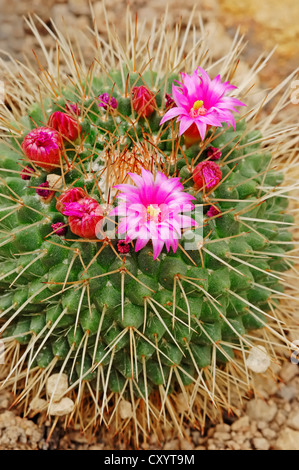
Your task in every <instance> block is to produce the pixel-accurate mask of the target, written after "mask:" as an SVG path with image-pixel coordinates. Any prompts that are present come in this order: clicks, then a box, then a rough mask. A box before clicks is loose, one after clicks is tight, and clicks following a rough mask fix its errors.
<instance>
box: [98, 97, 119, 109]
mask: <svg viewBox="0 0 299 470" xmlns="http://www.w3.org/2000/svg"><path fill="white" fill-rule="evenodd" d="M98 99H99V107H100V108H104V109H108V108H111V109H116V108H117V105H118V103H117V100H116V99H115V98H114V96H110V95H108V93H103V94H102V95H99V96H98Z"/></svg>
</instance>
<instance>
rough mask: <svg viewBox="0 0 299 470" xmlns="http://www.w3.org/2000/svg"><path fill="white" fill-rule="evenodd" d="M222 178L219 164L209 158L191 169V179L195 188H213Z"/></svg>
mask: <svg viewBox="0 0 299 470" xmlns="http://www.w3.org/2000/svg"><path fill="white" fill-rule="evenodd" d="M221 178H222V171H221V170H220V168H219V166H218V165H217V164H216V163H214V162H211V161H210V160H208V161H204V162H201V163H199V164H198V165H197V166H196V167H195V169H194V171H193V181H194V183H195V187H196V188H197V189H203V188H205V190H210V189H213V188H214V187H215V186H217V184H218V183H219V181H220V180H221Z"/></svg>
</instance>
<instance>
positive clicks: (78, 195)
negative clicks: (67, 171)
mask: <svg viewBox="0 0 299 470" xmlns="http://www.w3.org/2000/svg"><path fill="white" fill-rule="evenodd" d="M84 197H88V195H87V194H86V192H85V191H84V189H82V188H77V187H74V188H69V189H67V190H66V191H64V192H63V193H62V194H61V195H60V196H59V198H58V199H57V202H56V209H57V210H58V212H61V214H63V211H64V209H65V204H67V203H68V202H77V201H79V199H82V198H84Z"/></svg>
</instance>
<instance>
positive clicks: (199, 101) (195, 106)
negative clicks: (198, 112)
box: [193, 100, 203, 109]
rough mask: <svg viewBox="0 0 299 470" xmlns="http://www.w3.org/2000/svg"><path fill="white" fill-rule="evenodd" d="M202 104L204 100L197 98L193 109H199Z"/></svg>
mask: <svg viewBox="0 0 299 470" xmlns="http://www.w3.org/2000/svg"><path fill="white" fill-rule="evenodd" d="M202 105H203V101H202V100H197V101H195V102H194V104H193V109H199V108H201V107H202Z"/></svg>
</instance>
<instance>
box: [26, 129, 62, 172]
mask: <svg viewBox="0 0 299 470" xmlns="http://www.w3.org/2000/svg"><path fill="white" fill-rule="evenodd" d="M22 149H23V152H24V153H25V155H26V156H27V157H28V158H29V160H31V161H32V162H34V163H35V164H36V165H37V166H40V167H41V168H44V169H45V170H46V171H51V170H53V169H55V168H57V167H58V166H60V153H61V150H62V140H61V137H60V135H59V133H58V132H57V131H56V130H54V129H50V128H49V127H37V128H36V129H33V130H32V131H31V132H29V134H27V135H26V137H25V138H24V140H23V143H22Z"/></svg>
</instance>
